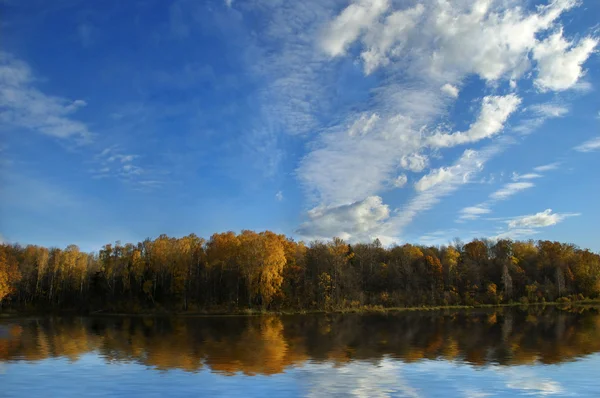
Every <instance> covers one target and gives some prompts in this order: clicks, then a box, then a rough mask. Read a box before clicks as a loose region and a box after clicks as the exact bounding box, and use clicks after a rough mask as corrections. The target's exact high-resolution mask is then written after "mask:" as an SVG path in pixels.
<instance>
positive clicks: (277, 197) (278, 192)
mask: <svg viewBox="0 0 600 398" xmlns="http://www.w3.org/2000/svg"><path fill="white" fill-rule="evenodd" d="M275 199H276V200H277V201H278V202H281V201H282V200H283V192H282V191H277V193H276V194H275Z"/></svg>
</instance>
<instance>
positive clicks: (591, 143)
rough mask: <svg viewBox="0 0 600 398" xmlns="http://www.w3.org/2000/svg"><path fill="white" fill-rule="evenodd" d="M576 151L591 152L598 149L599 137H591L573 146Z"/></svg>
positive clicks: (599, 144) (599, 147)
mask: <svg viewBox="0 0 600 398" xmlns="http://www.w3.org/2000/svg"><path fill="white" fill-rule="evenodd" d="M573 149H575V150H576V151H577V152H593V151H597V150H598V149H600V137H596V138H592V139H590V140H588V141H586V142H584V143H583V144H581V145H577V146H576V147H575V148H573Z"/></svg>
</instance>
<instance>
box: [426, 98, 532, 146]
mask: <svg viewBox="0 0 600 398" xmlns="http://www.w3.org/2000/svg"><path fill="white" fill-rule="evenodd" d="M520 103H521V99H520V98H519V97H517V96H516V95H514V94H509V95H506V96H487V97H485V98H483V101H482V105H481V111H480V113H479V117H478V118H477V120H476V121H475V122H474V123H473V124H471V126H470V127H469V130H467V131H465V132H458V133H452V134H445V133H436V134H434V135H433V136H431V137H429V139H428V143H429V145H431V146H433V147H437V148H440V147H451V146H455V145H460V144H467V143H470V142H476V141H479V140H482V139H484V138H489V137H491V136H493V135H495V134H497V133H499V132H500V131H502V129H503V128H504V123H505V122H506V120H507V119H508V117H509V116H510V115H511V114H512V113H513V112H514V111H515V110H516V109H517V107H518V106H519V104H520Z"/></svg>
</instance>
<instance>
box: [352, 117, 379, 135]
mask: <svg viewBox="0 0 600 398" xmlns="http://www.w3.org/2000/svg"><path fill="white" fill-rule="evenodd" d="M378 120H379V115H377V114H376V113H373V114H372V115H371V116H367V115H366V114H362V115H361V116H360V118H359V119H358V120H357V121H356V122H354V123H353V124H352V126H350V128H349V129H348V135H349V136H354V135H365V134H367V133H368V132H369V131H371V130H372V129H373V126H374V125H375V123H377V121H378Z"/></svg>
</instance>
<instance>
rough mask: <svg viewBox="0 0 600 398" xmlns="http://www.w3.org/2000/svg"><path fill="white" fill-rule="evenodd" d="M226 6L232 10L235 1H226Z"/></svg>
mask: <svg viewBox="0 0 600 398" xmlns="http://www.w3.org/2000/svg"><path fill="white" fill-rule="evenodd" d="M225 5H226V6H227V7H228V8H231V6H232V5H233V0H225Z"/></svg>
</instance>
